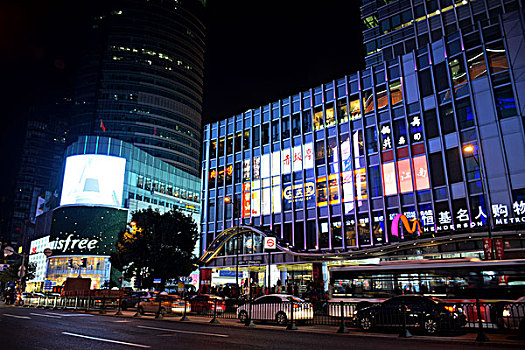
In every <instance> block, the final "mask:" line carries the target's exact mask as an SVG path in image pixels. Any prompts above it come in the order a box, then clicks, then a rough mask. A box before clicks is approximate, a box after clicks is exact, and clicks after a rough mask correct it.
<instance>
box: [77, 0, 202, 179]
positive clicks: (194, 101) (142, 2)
mask: <svg viewBox="0 0 525 350" xmlns="http://www.w3.org/2000/svg"><path fill="white" fill-rule="evenodd" d="M203 12H204V2H203V1H199V0H154V1H153V0H152V1H149V0H148V1H146V0H131V1H119V0H116V1H108V2H107V3H106V2H102V5H101V8H100V11H98V12H97V13H96V15H95V16H94V18H93V23H92V28H91V33H90V34H89V35H88V39H87V42H86V50H85V54H84V55H83V61H82V63H81V64H80V69H79V73H78V76H77V84H76V94H75V95H76V96H75V102H76V107H77V108H76V112H75V113H74V115H73V118H72V123H71V133H70V135H71V140H72V141H75V140H76V138H77V137H78V136H81V135H103V136H108V137H113V138H117V139H120V140H123V141H126V142H129V143H132V144H133V145H135V146H137V147H139V148H141V149H143V150H144V151H146V152H148V153H149V154H151V155H153V156H155V157H157V158H160V159H161V160H163V161H165V162H167V163H169V164H172V165H174V166H176V167H177V168H179V169H181V170H184V171H187V172H189V173H190V174H193V175H195V176H199V175H200V171H199V170H198V169H199V168H200V165H199V150H200V129H201V112H202V89H203V65H204V24H203V22H202V15H203Z"/></svg>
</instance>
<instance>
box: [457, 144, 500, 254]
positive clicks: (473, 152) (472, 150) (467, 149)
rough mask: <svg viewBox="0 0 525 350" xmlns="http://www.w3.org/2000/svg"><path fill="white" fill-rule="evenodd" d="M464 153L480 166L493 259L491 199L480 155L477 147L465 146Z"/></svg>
mask: <svg viewBox="0 0 525 350" xmlns="http://www.w3.org/2000/svg"><path fill="white" fill-rule="evenodd" d="M463 152H465V153H467V154H471V155H472V158H474V161H475V162H476V164H477V166H478V171H479V178H480V181H481V191H482V192H483V200H484V201H485V205H486V207H487V212H488V218H487V219H488V222H487V231H488V235H489V241H490V255H491V259H492V258H493V257H494V252H493V248H492V211H491V205H490V198H489V197H490V195H489V193H488V191H487V190H486V189H485V181H484V180H483V168H482V167H481V164H480V162H479V160H478V155H477V154H478V153H477V150H476V147H474V146H473V145H465V146H464V147H463Z"/></svg>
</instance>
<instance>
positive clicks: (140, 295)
mask: <svg viewBox="0 0 525 350" xmlns="http://www.w3.org/2000/svg"><path fill="white" fill-rule="evenodd" d="M154 295H155V294H154V293H150V292H148V291H138V292H131V293H129V294H127V295H124V296H123V297H122V302H121V304H120V306H121V307H122V310H127V309H128V308H135V307H137V304H138V303H139V302H141V301H142V300H146V299H148V298H152V297H153V296H154Z"/></svg>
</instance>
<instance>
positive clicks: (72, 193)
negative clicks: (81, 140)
mask: <svg viewBox="0 0 525 350" xmlns="http://www.w3.org/2000/svg"><path fill="white" fill-rule="evenodd" d="M125 169H126V159H125V158H121V157H113V156H104V155H99V154H82V155H77V156H71V157H68V158H67V159H66V169H65V172H64V182H63V183H62V196H61V198H60V205H67V204H92V205H109V206H114V207H122V192H123V189H124V171H125Z"/></svg>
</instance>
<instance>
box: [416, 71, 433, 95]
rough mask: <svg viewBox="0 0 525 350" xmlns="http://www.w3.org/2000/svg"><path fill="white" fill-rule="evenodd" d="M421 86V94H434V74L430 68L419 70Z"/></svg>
mask: <svg viewBox="0 0 525 350" xmlns="http://www.w3.org/2000/svg"><path fill="white" fill-rule="evenodd" d="M418 77H419V88H420V90H421V96H422V97H425V96H428V95H432V94H433V93H434V89H433V88H432V76H431V74H430V70H429V69H425V70H422V71H420V72H419V74H418Z"/></svg>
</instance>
